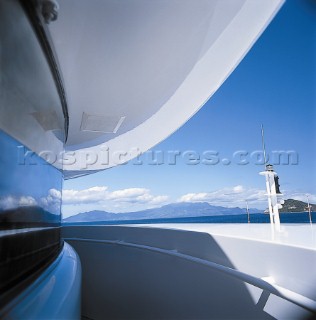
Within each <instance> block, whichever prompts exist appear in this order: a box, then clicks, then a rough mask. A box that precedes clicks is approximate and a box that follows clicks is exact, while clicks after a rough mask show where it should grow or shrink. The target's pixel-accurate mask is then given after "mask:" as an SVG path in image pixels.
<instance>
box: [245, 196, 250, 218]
mask: <svg viewBox="0 0 316 320" xmlns="http://www.w3.org/2000/svg"><path fill="white" fill-rule="evenodd" d="M246 203H247V218H248V223H250V216H249V207H248V201H247V200H246Z"/></svg>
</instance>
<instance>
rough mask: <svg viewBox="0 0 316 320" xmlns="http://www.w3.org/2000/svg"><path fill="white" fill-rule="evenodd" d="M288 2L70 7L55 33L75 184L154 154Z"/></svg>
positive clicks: (68, 162)
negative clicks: (152, 150) (79, 178)
mask: <svg viewBox="0 0 316 320" xmlns="http://www.w3.org/2000/svg"><path fill="white" fill-rule="evenodd" d="M282 3H283V1H282V0H217V1H216V0H200V1H196V0H181V1H178V0H168V1H146V0H135V1H128V0H126V1H115V0H107V1H101V0H93V1H84V0H80V1H78V0H69V1H64V2H61V3H60V12H59V17H58V20H57V21H56V22H53V23H51V24H50V31H51V35H52V39H53V42H54V45H55V49H56V52H57V55H58V59H59V63H60V66H61V71H62V73H63V78H64V83H65V90H66V93H67V99H68V113H69V131H68V141H67V143H66V152H67V153H68V154H67V153H66V157H65V161H64V163H63V170H64V173H65V177H66V178H71V177H75V176H78V175H82V174H88V173H91V172H95V171H98V170H104V169H107V168H110V167H113V166H116V165H118V164H122V163H123V162H127V161H129V160H130V159H132V158H134V157H135V156H137V155H139V154H141V153H143V152H145V151H146V150H148V149H150V148H151V147H153V146H154V145H156V144H158V143H159V142H161V141H162V140H164V139H165V138H167V137H168V136H169V135H170V134H172V133H173V132H174V131H175V130H177V129H178V128H179V127H181V126H182V125H183V124H184V123H185V122H186V121H187V120H188V119H190V118H191V117H192V116H193V115H194V114H195V113H196V112H197V111H198V110H199V109H200V108H201V107H202V106H203V105H204V103H205V102H206V101H207V100H208V99H209V98H210V97H211V96H212V95H213V94H214V92H215V91H216V90H217V89H218V88H219V87H220V86H221V84H222V83H223V82H224V81H225V79H226V78H227V77H228V76H229V75H230V73H231V72H232V71H233V70H234V68H235V67H236V66H237V65H238V63H239V62H240V61H241V59H242V58H243V57H244V55H245V54H246V53H247V52H248V50H249V49H250V48H251V46H252V45H253V44H254V42H255V41H256V39H257V38H258V37H259V35H260V34H261V33H262V32H263V30H264V29H265V28H266V26H267V25H268V23H269V22H270V20H271V19H272V18H273V16H274V15H275V14H276V12H277V11H278V10H279V8H280V6H281V4H282Z"/></svg>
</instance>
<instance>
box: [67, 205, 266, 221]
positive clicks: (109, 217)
mask: <svg viewBox="0 0 316 320" xmlns="http://www.w3.org/2000/svg"><path fill="white" fill-rule="evenodd" d="M249 212H250V213H263V210H258V209H254V208H251V209H249ZM238 214H246V209H242V208H239V207H235V208H226V207H221V206H212V205H210V204H209V203H207V202H197V203H196V202H180V203H172V204H168V205H165V206H162V207H160V208H154V209H147V210H142V211H137V212H125V213H113V212H106V211H99V210H93V211H89V212H82V213H79V214H77V215H74V216H71V217H68V218H66V219H64V222H65V223H67V222H93V221H124V220H145V219H163V218H185V217H206V216H219V215H238Z"/></svg>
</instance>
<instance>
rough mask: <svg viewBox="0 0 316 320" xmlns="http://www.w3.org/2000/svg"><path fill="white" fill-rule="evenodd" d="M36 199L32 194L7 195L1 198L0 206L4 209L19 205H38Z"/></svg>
mask: <svg viewBox="0 0 316 320" xmlns="http://www.w3.org/2000/svg"><path fill="white" fill-rule="evenodd" d="M36 205H37V202H36V200H35V199H34V198H33V197H31V196H22V197H13V196H6V197H3V198H0V208H1V209H2V210H10V209H15V208H17V207H19V206H36Z"/></svg>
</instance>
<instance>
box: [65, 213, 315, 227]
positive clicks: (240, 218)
mask: <svg viewBox="0 0 316 320" xmlns="http://www.w3.org/2000/svg"><path fill="white" fill-rule="evenodd" d="M311 216H312V222H314V223H316V212H312V213H311ZM280 220H281V223H309V215H308V213H307V212H301V213H280ZM247 222H248V218H247V215H246V214H240V215H222V216H210V217H189V218H163V219H144V220H124V221H98V222H75V223H71V224H76V225H78V224H80V225H82V224H102V225H113V224H146V223H247ZM269 222H270V220H269V215H268V214H263V213H258V214H250V223H269Z"/></svg>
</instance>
